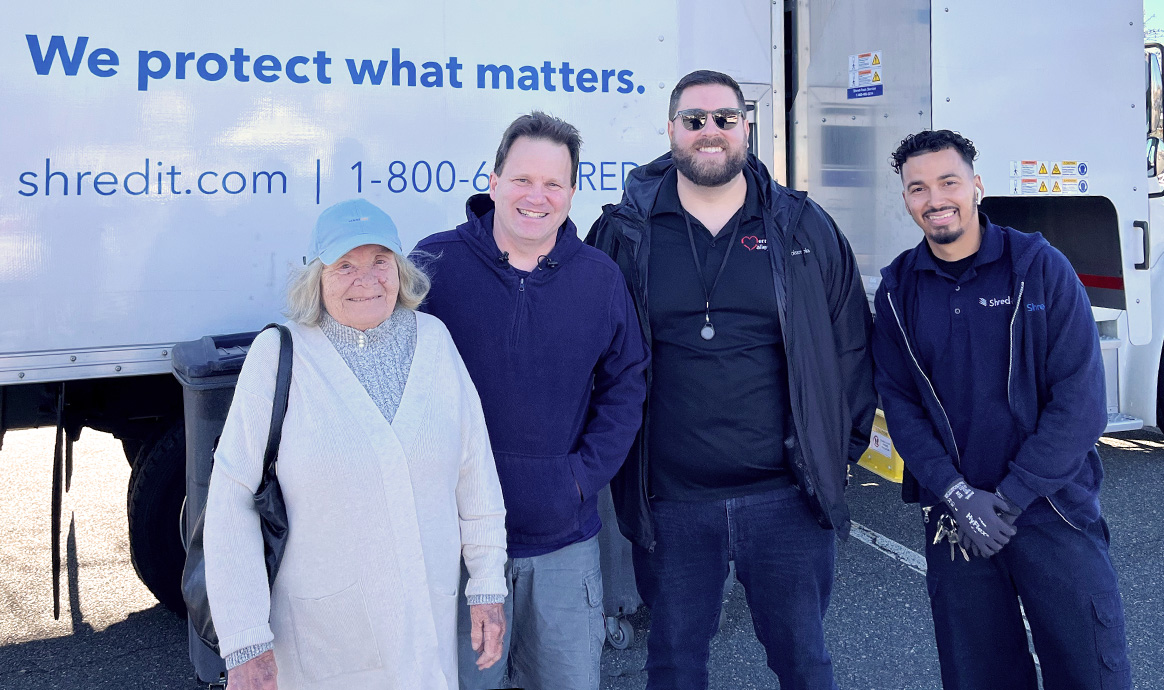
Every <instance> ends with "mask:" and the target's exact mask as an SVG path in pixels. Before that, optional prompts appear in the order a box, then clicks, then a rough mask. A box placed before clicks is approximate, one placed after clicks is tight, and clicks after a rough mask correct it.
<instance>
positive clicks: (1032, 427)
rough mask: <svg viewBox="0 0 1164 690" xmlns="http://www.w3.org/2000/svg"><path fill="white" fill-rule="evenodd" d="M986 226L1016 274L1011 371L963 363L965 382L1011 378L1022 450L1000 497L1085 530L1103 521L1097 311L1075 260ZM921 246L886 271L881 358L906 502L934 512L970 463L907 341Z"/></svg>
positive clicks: (876, 345) (1010, 462) (877, 348)
mask: <svg viewBox="0 0 1164 690" xmlns="http://www.w3.org/2000/svg"><path fill="white" fill-rule="evenodd" d="M980 218H981V220H982V226H983V229H984V230H983V232H984V233H1005V237H1006V243H1007V245H1008V246H1009V248H1010V262H1011V270H1012V272H1013V274H1014V279H1013V280H1012V281H1011V282H1012V283H1013V287H1012V292H1011V294H1010V304H1011V305H1013V306H1012V307H1011V308H1012V310H1013V311H1012V315H1011V322H1010V323H1011V325H1010V334H1009V339H1010V343H1009V357H1008V359H1007V360H1004V361H999V362H967V363H966V364H967V367H968V368H967V370H966V373H967V375H968V376H969V375H973V373H972V370H971V369H970V368H969V367H971V366H986V367H1006V368H1007V371H1008V372H1009V374H1008V381H1007V391H1008V400H1007V402H1008V405H1009V408H1010V413H1011V415H1012V417H1013V419H1014V421H1015V426H1016V427H1017V428H1018V431H1019V434H1020V437H1021V442H1020V444H1019V448H1018V452H1017V453H1015V455H1014V457H1012V458H1008V459H1007V468H1006V471H1005V473H1004V476H1003V478H1002V480H1001V481H1000V482H999V483H998V486H997V488H998V489H999V490H1001V491H1002V493H1003V494H1005V495H1006V496H1007V498H1009V499H1011V500H1012V501H1014V502H1015V503H1017V504H1018V505H1019V506H1020V507H1022V508H1027V507H1028V506H1030V505H1031V504H1032V503H1033V502H1034V501H1035V500H1036V499H1037V498H1039V497H1046V498H1047V500H1048V502H1049V503H1050V504H1051V506H1052V507H1053V508H1054V509H1055V511H1056V512H1057V513H1059V515H1060V516H1061V517H1063V519H1064V520H1066V521H1067V522H1068V523H1069V524H1071V525H1072V526H1074V527H1077V528H1083V527H1085V526H1086V525H1088V524H1089V523H1091V522H1094V521H1095V520H1096V519H1098V518H1099V516H1100V510H1099V487H1100V483H1101V481H1102V479H1103V466H1102V465H1101V463H1100V460H1099V453H1097V452H1096V449H1095V443H1096V441H1097V440H1098V439H1099V436H1100V435H1101V434H1102V433H1103V431H1104V429H1105V428H1106V426H1107V403H1106V397H1105V393H1104V390H1105V388H1104V373H1103V360H1102V358H1101V354H1100V347H1099V333H1098V331H1097V328H1096V325H1095V320H1094V318H1093V317H1092V314H1091V304H1090V302H1089V301H1088V299H1087V293H1086V292H1085V291H1084V288H1083V285H1081V284H1080V282H1079V278H1078V277H1077V276H1076V275H1075V271H1074V269H1073V268H1072V267H1071V264H1070V263H1069V262H1068V261H1067V258H1066V257H1064V256H1063V254H1062V253H1060V252H1059V250H1057V249H1055V248H1054V247H1052V246H1051V245H1050V244H1049V243H1048V242H1047V241H1046V240H1045V239H1044V238H1043V236H1042V235H1040V234H1038V233H1034V234H1025V233H1022V232H1019V231H1017V230H1014V229H1012V228H1000V227H999V226H997V225H994V224H992V223H991V222H990V220H989V219H988V218H986V216H985V215H981V216H980ZM924 243H925V240H922V243H921V244H918V246H917V247H915V248H913V249H911V250H909V251H907V252H904V253H903V254H901V255H900V256H898V257H897V259H895V260H894V261H893V263H892V264H890V265H889V266H887V267H886V268H884V269H882V271H881V276H882V281H881V285H880V287H879V288H878V289H877V296H876V300H875V306H876V312H877V319H876V321H875V326H874V329H873V358H874V361H875V363H876V376H875V380H876V384H877V392H878V394H879V395H880V396H881V401H882V408H883V409H884V410H885V420H886V422H887V423H888V425H889V433H890V436H892V437H893V443H894V445H895V446H896V447H897V449H898V451H899V452H900V453H901V456H902V458H903V459H904V460H905V466H906V469H907V470H909V475H910V476H907V478H906V481H905V482H904V483H903V484H902V495H903V496H904V497H905V498H906V500H921V501H922V502H923V504H925V505H934V504H936V503H938V502H939V499H938V496H939V495H940V494H941V492H942V491H943V490H944V489H945V488H946V487H947V486H949V485H950V484H951V483H953V481H954V480H955V479H956V478H957V477H958V476H959V475H962V474H964V473H965V472H964V470H963V469H962V463H963V462H964V461H965V462H972V461H973V459H972V458H965V459H964V458H962V457H960V455H959V451H958V447H957V445H956V443H955V440H954V434H953V430H952V429H951V427H950V423H949V421H948V419H947V416H946V410H945V409H944V408H943V407H942V404H941V402H940V401H939V400H938V399H937V396H936V394H935V393H934V391H933V388H932V387H931V385H930V378H931V377H932V373H931V372H927V371H923V368H922V365H921V364H920V359H919V358H918V357H917V356H916V353H917V343H915V342H912V341H911V339H909V338H907V337H906V335H905V334H907V333H911V332H913V326H915V325H916V322H917V319H919V318H923V315H921V314H917V313H912V312H911V311H910V310H911V305H915V304H917V300H916V299H914V294H915V293H916V290H917V288H918V278H917V276H918V274H917V271H916V270H915V269H916V267H917V265H918V261H919V259H920V257H921V256H922V254H923V253H924V252H925V251H926V248H925V246H924ZM915 478H916V479H915ZM919 485H920V487H919ZM919 488H920V492H919V491H918V489H919ZM981 488H986V489H994V488H995V487H981Z"/></svg>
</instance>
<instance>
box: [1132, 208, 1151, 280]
mask: <svg viewBox="0 0 1164 690" xmlns="http://www.w3.org/2000/svg"><path fill="white" fill-rule="evenodd" d="M1132 227H1133V228H1140V229H1142V230H1143V231H1144V260H1143V261H1141V262H1140V263H1138V264H1136V270H1137V271H1146V270H1148V264H1149V263H1150V262H1151V260H1152V255H1151V254H1150V253H1149V252H1151V251H1152V238H1151V236H1150V235H1149V234H1148V221H1146V220H1136V221H1132Z"/></svg>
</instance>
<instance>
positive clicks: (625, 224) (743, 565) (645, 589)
mask: <svg viewBox="0 0 1164 690" xmlns="http://www.w3.org/2000/svg"><path fill="white" fill-rule="evenodd" d="M668 120H669V121H668V123H667V133H668V135H669V137H670V139H671V152H670V153H669V154H666V155H664V156H662V157H661V158H659V159H657V160H655V161H654V162H652V163H650V164H649V165H646V166H643V167H640V168H637V169H635V170H634V171H632V172H631V174H630V175H629V177H628V179H627V181H626V186H625V189H626V191H625V193H624V195H623V199H622V202H621V203H619V204H618V205H612V206H608V207H606V209H605V210H604V212H603V215H602V217H601V218H599V220H598V221H597V222H596V223H595V225H594V227H593V228H592V229H591V231H590V234H589V236H588V237H587V238H586V242H587V243H589V244H592V245H594V246H596V247H598V248H599V249H602V250H603V251H605V252H606V253H607V254H608V255H610V256H611V258H613V259H614V260H615V262H616V263H617V264H618V266H619V268H620V269H621V270H622V272H623V276H624V277H625V278H626V281H627V285H628V287H629V288H630V291H631V295H632V296H633V298H634V302H635V307H636V312H637V314H638V317H639V323H640V325H641V327H642V330H643V333H644V335H645V336H646V339H647V342H648V343H649V344H650V346H651V366H650V368H649V369H648V370H647V386H648V395H647V403H646V416H645V418H644V423H643V428H642V429H641V430H640V432H639V435H638V437H637V439H636V441H635V445H634V447H633V448H632V450H631V454H630V456H629V457H628V458H627V461H626V463H625V464H624V465H623V467H622V469H621V470H620V472H619V474H618V475H616V477H615V479H614V481H613V482H612V483H611V489H612V492H613V494H614V498H615V506H616V509H617V513H618V518H619V525H620V527H621V528H622V531H623V533H624V534H626V536H627V537H628V538H629V539H630V540H631V541H632V542H633V543H634V545H635V550H634V555H635V572H636V578H637V581H638V585H639V590H640V593H641V594H642V595H643V599H644V601H645V602H646V603H647V605H648V606H649V607H650V609H651V630H650V636H649V638H648V642H647V676H648V678H647V687H648V688H684V689H685V688H706V687H707V684H708V674H707V660H708V653H709V649H710V642H711V638H712V636H713V635H714V634H715V631H716V630H717V627H718V620H719V615H720V610H721V604H722V601H721V599H722V594H723V584H724V580H725V578H726V577H727V574H728V565H729V561H734V562H735V570H736V577H737V578H738V579H739V581H740V583H741V584H743V586H744V589H745V591H746V593H747V597H748V605H749V607H750V609H751V611H752V621H753V624H754V626H755V630H756V636H757V637H758V638H759V640H760V642H761V643H763V645H764V647H765V649H766V651H767V660H768V666H769V668H771V669H772V671H773V672H775V673H776V675H777V676H778V677H779V679H780V687H781V688H784V690H791V689H801V688H812V689H814V690H831V689H833V688H836V683H835V681H834V680H833V670H832V660H831V658H830V657H829V653H828V650H827V649H826V647H825V640H824V627H823V624H822V619H823V617H824V614H825V610H826V609H827V607H828V603H829V596H830V593H831V591H832V582H833V566H834V560H835V555H836V547H835V538H836V537H841V538H845V537H847V535H848V532H849V511H848V507H847V506H846V504H845V497H844V490H845V484H846V477H847V469H848V467H847V465H848V463H849V462H856V460H857V459H858V458H859V457H860V456H861V453H862V452H864V450H865V448H867V447H868V444H869V430H870V427H871V425H872V420H873V413H874V408H875V398H874V394H873V366H872V360H871V356H870V351H869V338H870V331H871V328H872V319H871V317H870V314H869V306H868V302H867V300H866V296H865V291H864V288H863V286H862V283H861V277H860V275H859V274H858V271H857V263H856V260H855V258H854V256H853V252H852V250H851V249H850V248H849V244H848V242H847V241H846V240H845V237H844V236H843V235H842V234H841V232H840V231H839V230H838V229H837V227H836V225H835V224H834V223H833V220H832V219H831V218H830V217H829V216H828V214H827V213H825V212H824V211H823V210H822V209H821V208H820V207H819V206H818V205H817V204H815V203H813V202H812V201H810V200H809V199H808V197H807V195H806V194H805V193H803V192H797V191H793V190H790V189H787V188H785V187H782V186H781V185H779V184H777V183H776V182H775V181H774V180H772V178H771V176H770V175H769V174H768V171H767V169H766V168H765V167H764V165H763V164H762V163H760V161H759V160H758V159H757V158H756V157H755V156H751V155H749V154H748V152H747V142H748V122H747V118H746V110H745V103H744V97H743V93H742V92H741V90H740V87H739V84H737V83H736V81H735V80H734V79H732V78H731V77H730V76H728V75H726V74H722V73H720V72H712V71H706V70H700V71H697V72H692V73H691V74H688V75H687V76H685V77H683V79H681V80H680V81H679V83H678V84H677V85H676V86H675V89H674V91H673V92H672V93H671V102H670V113H669V118H668ZM648 296H649V297H648Z"/></svg>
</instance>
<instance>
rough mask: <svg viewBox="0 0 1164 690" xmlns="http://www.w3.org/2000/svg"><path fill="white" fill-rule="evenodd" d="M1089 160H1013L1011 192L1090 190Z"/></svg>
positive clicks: (1046, 192) (1073, 191)
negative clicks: (1088, 180) (1088, 177)
mask: <svg viewBox="0 0 1164 690" xmlns="http://www.w3.org/2000/svg"><path fill="white" fill-rule="evenodd" d="M1087 173H1088V165H1087V161H1065V160H1051V161H1039V160H1025V161H1011V162H1010V178H1011V179H1010V193H1011V194H1087V189H1088V182H1087V179H1086V177H1087Z"/></svg>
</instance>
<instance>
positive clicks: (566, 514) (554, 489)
mask: <svg viewBox="0 0 1164 690" xmlns="http://www.w3.org/2000/svg"><path fill="white" fill-rule="evenodd" d="M494 457H495V459H496V461H497V478H498V479H500V480H501V493H502V494H503V495H504V496H505V530H506V532H508V533H509V535H510V539H512V540H513V541H516V542H520V543H525V544H540V543H546V542H552V541H555V540H557V539H560V538H561V537H562V536H564V535H566V534H568V533H570V532H573V531H575V530H577V529H578V509H579V507H580V506H581V505H582V497H581V496H580V495H579V493H578V485H577V483H575V481H574V473H573V471H572V470H571V469H570V461H569V459H568V458H567V456H565V455H521V454H518V453H495V454H494Z"/></svg>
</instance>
